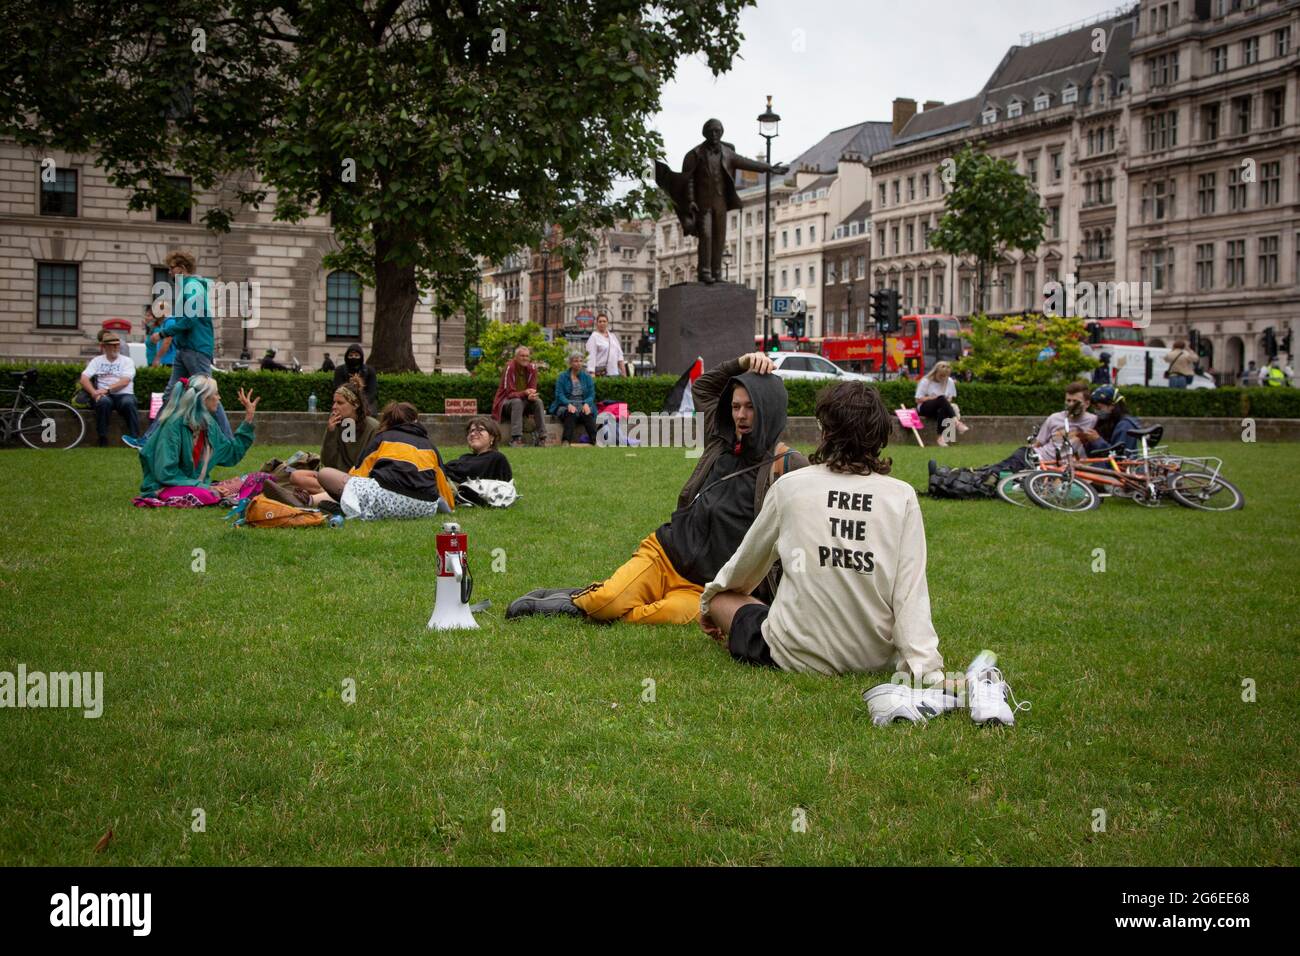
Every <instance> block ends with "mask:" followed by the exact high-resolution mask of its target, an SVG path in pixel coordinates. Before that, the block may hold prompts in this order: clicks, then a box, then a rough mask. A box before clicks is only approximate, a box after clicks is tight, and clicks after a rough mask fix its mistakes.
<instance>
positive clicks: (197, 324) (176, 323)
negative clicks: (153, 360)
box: [158, 276, 215, 355]
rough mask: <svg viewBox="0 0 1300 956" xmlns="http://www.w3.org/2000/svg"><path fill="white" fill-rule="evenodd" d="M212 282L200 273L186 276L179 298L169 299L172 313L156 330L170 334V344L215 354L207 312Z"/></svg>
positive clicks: (176, 347) (210, 323)
mask: <svg viewBox="0 0 1300 956" xmlns="http://www.w3.org/2000/svg"><path fill="white" fill-rule="evenodd" d="M211 285H212V280H210V279H204V278H202V277H201V276H186V277H185V279H184V281H183V282H182V283H181V301H179V302H173V303H172V314H171V315H169V316H168V317H167V321H165V322H164V323H163V324H162V328H160V329H159V330H158V331H159V332H161V333H162V334H163V335H164V336H168V335H170V336H172V348H174V349H193V350H194V351H196V352H201V353H202V354H204V355H213V354H215V349H214V344H215V343H214V341H213V334H212V316H211V315H210V314H209V313H208V290H209V289H210V287H211ZM190 313H194V314H192V315H191V314H190Z"/></svg>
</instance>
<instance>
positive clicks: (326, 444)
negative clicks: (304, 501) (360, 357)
mask: <svg viewBox="0 0 1300 956" xmlns="http://www.w3.org/2000/svg"><path fill="white" fill-rule="evenodd" d="M377 434H379V421H378V419H376V418H374V417H372V416H371V415H370V414H369V412H368V411H367V408H366V398H365V394H364V393H362V392H359V391H358V390H357V389H356V388H355V387H354V386H352V385H346V384H345V385H340V386H339V387H338V388H336V389H334V404H333V406H332V407H331V408H330V417H329V421H328V422H326V423H325V437H324V439H323V440H322V441H321V446H320V464H321V468H334V469H336V470H338V471H348V470H349V469H351V468H354V467H355V466H356V465H358V464H360V462H361V460H362V458H364V457H365V456H364V455H362V452H364V451H365V450H366V449H367V448H369V447H370V443H371V442H372V441H374V438H375V436H376V435H377ZM317 475H318V473H317V472H315V471H312V470H310V469H306V468H300V469H298V470H296V471H293V472H290V474H289V483H290V484H291V485H292V486H293V488H295V489H297V490H301V491H304V492H306V493H307V494H308V495H315V494H319V493H320V492H322V491H324V490H325V489H323V488H322V487H321V485H320V481H319V479H318V477H317Z"/></svg>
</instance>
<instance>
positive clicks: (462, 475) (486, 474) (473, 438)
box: [442, 415, 514, 484]
mask: <svg viewBox="0 0 1300 956" xmlns="http://www.w3.org/2000/svg"><path fill="white" fill-rule="evenodd" d="M500 441H501V429H500V428H499V427H498V426H497V423H496V422H494V421H493V420H492V419H490V418H488V417H487V416H485V415H475V416H474V417H473V418H471V419H470V420H469V421H468V422H467V423H466V425H465V443H466V444H467V445H469V454H466V455H461V456H460V457H459V458H453V459H452V460H451V461H449V462H447V464H446V465H445V466H444V467H443V469H442V470H443V472H444V473H445V474H446V475H447V477H448V478H449V479H450V480H451V481H452V482H454V483H455V484H460V483H461V482H463V481H469V480H470V479H473V478H488V479H491V480H493V481H510V480H512V479H513V478H514V472H512V471H511V469H510V462H509V460H508V459H507V458H506V456H505V455H503V454H502V453H501V452H500V451H499V450H498V449H497V443H498V442H500Z"/></svg>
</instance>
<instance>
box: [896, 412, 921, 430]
mask: <svg viewBox="0 0 1300 956" xmlns="http://www.w3.org/2000/svg"><path fill="white" fill-rule="evenodd" d="M894 414H895V415H897V416H898V421H899V423H900V424H902V426H903V427H904V428H924V427H925V424H924V423H923V422H922V421H921V413H920V412H918V411H917V410H916V409H915V408H899V409H896V410H895V411H894Z"/></svg>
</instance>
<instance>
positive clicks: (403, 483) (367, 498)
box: [313, 402, 456, 521]
mask: <svg viewBox="0 0 1300 956" xmlns="http://www.w3.org/2000/svg"><path fill="white" fill-rule="evenodd" d="M316 480H317V481H319V482H320V486H321V487H322V488H324V489H325V490H324V492H323V493H321V494H319V495H316V496H315V498H314V499H313V500H315V501H317V502H318V503H319V502H322V501H324V500H325V499H330V500H333V501H335V502H337V503H338V505H339V508H340V510H341V511H342V512H343V514H344V516H346V517H348V518H360V519H362V520H363V521H373V520H376V519H379V518H425V517H430V516H432V515H435V514H438V513H439V512H449V511H451V510H452V509H454V508H455V507H456V505H455V495H454V492H453V491H452V487H451V483H450V482H448V480H447V476H446V474H445V473H444V472H443V468H442V456H441V455H440V454H438V449H437V448H436V447H434V444H433V442H432V441H430V440H429V433H428V432H426V431H425V430H424V426H423V425H421V424H420V420H419V412H417V411H416V408H415V406H414V405H412V404H410V403H409V402H389V403H388V405H386V406H385V407H384V410H383V412H381V413H380V417H379V433H378V434H377V435H375V437H374V438H373V439H372V440H371V442H370V445H369V446H368V447H367V448H366V449H365V451H363V452H362V453H361V461H360V463H359V464H357V465H356V467H354V468H352V469H351V470H350V471H340V470H338V469H337V468H322V469H321V470H320V472H319V473H317V475H316Z"/></svg>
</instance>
